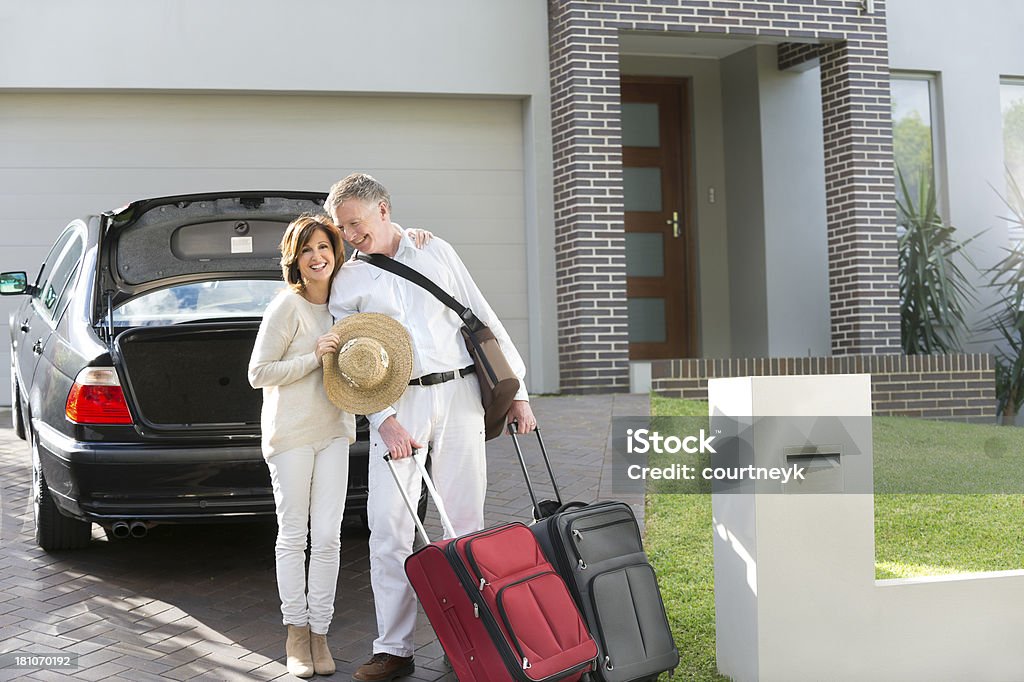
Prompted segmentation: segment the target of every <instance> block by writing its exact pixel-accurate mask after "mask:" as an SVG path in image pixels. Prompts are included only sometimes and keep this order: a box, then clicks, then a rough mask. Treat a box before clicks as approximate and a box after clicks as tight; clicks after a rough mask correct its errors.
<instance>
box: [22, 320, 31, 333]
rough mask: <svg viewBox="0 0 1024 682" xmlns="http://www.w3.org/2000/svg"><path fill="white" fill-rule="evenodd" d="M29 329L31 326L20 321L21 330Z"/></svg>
mask: <svg viewBox="0 0 1024 682" xmlns="http://www.w3.org/2000/svg"><path fill="white" fill-rule="evenodd" d="M29 329H31V327H29V326H28V322H22V323H21V331H23V332H27V331H28V330H29Z"/></svg>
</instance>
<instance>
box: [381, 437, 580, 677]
mask: <svg viewBox="0 0 1024 682" xmlns="http://www.w3.org/2000/svg"><path fill="white" fill-rule="evenodd" d="M386 459H388V465H389V466H390V467H392V469H391V471H392V474H393V475H394V473H395V471H394V466H395V463H394V462H392V461H391V460H390V459H389V458H386ZM409 459H412V460H413V461H414V462H415V466H418V467H419V468H420V473H421V475H422V476H423V480H424V481H425V482H426V484H427V489H428V490H429V491H430V494H431V496H432V497H433V499H434V504H435V505H436V506H437V510H438V513H439V514H440V516H441V521H442V523H443V524H444V526H445V530H446V531H447V533H448V535H454V534H455V533H454V531H453V529H452V527H451V523H450V522H449V521H448V517H447V514H445V512H444V506H443V504H442V503H441V502H440V500H439V498H438V495H437V491H436V490H435V489H434V485H433V482H432V481H431V480H430V477H429V475H428V474H427V472H426V470H425V468H424V467H423V464H422V463H421V462H420V461H419V459H417V458H415V457H412V458H409ZM400 466H412V465H411V464H406V463H400ZM396 481H397V476H396ZM399 490H400V491H402V496H403V497H404V498H405V503H406V506H407V507H408V509H409V511H410V513H411V514H412V515H413V518H415V519H416V526H417V530H418V531H419V533H420V535H421V536H422V537H423V539H424V540H425V541H427V542H428V543H429V540H427V536H426V531H425V530H424V528H423V525H422V524H421V523H420V522H419V518H418V517H417V516H416V514H415V511H414V509H413V507H412V503H411V501H410V500H409V499H408V497H407V496H406V495H405V490H404V489H403V488H402V487H401V486H399ZM405 572H406V575H407V576H408V577H409V582H410V583H411V584H412V587H413V589H414V590H415V591H416V595H417V596H418V597H419V599H420V603H421V604H422V605H423V610H424V611H425V612H426V614H427V618H428V619H429V620H430V624H431V625H432V626H433V627H434V632H436V633H437V637H438V639H439V640H440V642H441V646H442V647H443V648H444V651H445V653H446V654H447V655H448V660H449V661H450V662H451V665H452V669H453V670H454V671H455V675H456V676H457V677H458V678H459V680H460V682H471V681H473V680H479V681H480V682H507V681H509V680H516V681H517V682H555V681H556V680H558V681H565V682H576V681H577V680H579V679H580V678H581V677H582V676H583V674H584V673H586V672H588V671H589V670H590V669H591V666H592V664H593V663H594V660H595V658H596V657H597V644H595V642H594V640H593V638H592V637H591V636H590V633H589V632H588V631H587V626H586V625H585V624H584V622H583V618H582V617H581V616H580V613H579V610H578V609H577V608H576V604H575V603H574V602H573V600H572V596H571V595H570V594H569V589H568V587H566V584H565V581H564V580H562V578H561V577H560V576H559V575H558V574H557V573H556V572H555V570H554V568H553V567H552V566H551V564H550V563H549V562H548V560H547V558H546V557H545V556H544V553H543V552H542V551H541V549H540V546H539V545H538V544H537V540H536V538H535V537H534V535H533V533H532V532H531V531H530V529H529V528H527V527H526V526H525V525H523V524H521V523H510V524H505V525H502V526H497V527H495V528H488V529H486V530H482V531H479V532H477V533H471V534H469V535H464V536H462V537H459V538H455V539H449V540H442V541H440V542H434V543H429V544H427V545H426V546H425V547H423V548H422V549H420V550H418V551H416V552H414V553H413V554H412V555H410V556H409V558H408V559H407V560H406V562H405Z"/></svg>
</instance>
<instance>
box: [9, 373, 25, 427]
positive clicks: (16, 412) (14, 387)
mask: <svg viewBox="0 0 1024 682" xmlns="http://www.w3.org/2000/svg"><path fill="white" fill-rule="evenodd" d="M11 426H12V427H13V428H14V435H16V436H17V437H18V438H20V439H22V440H25V419H24V418H23V417H22V413H21V390H19V389H18V377H17V376H15V374H14V364H13V363H12V364H11Z"/></svg>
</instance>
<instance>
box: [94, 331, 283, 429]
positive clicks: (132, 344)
mask: <svg viewBox="0 0 1024 682" xmlns="http://www.w3.org/2000/svg"><path fill="white" fill-rule="evenodd" d="M258 330H259V320H246V321H219V322H201V323H191V324H179V325H170V326H155V327H138V328H134V329H128V330H126V331H123V332H121V333H120V334H118V335H117V336H116V337H115V339H114V357H115V362H116V363H117V365H118V367H119V369H120V374H121V379H122V384H123V388H124V393H125V399H126V400H127V401H128V406H129V409H130V410H131V412H132V415H133V417H134V419H135V423H136V426H137V427H138V428H139V429H140V430H141V431H143V432H144V433H145V432H150V433H153V432H163V433H165V434H167V435H172V434H173V435H179V436H186V435H189V434H190V433H203V434H204V435H207V436H208V435H209V434H210V433H211V432H216V433H217V434H223V435H256V434H259V431H260V408H261V406H262V404H263V395H262V392H261V391H259V390H256V389H253V388H252V387H251V386H250V385H249V380H248V378H247V368H248V364H249V357H250V356H251V355H252V348H253V344H254V343H255V341H256V332H257V331H258Z"/></svg>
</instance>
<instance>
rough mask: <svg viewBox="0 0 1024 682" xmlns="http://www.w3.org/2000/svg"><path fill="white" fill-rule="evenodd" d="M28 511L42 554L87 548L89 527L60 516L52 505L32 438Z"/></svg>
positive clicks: (34, 441)
mask: <svg viewBox="0 0 1024 682" xmlns="http://www.w3.org/2000/svg"><path fill="white" fill-rule="evenodd" d="M34 435H35V434H33V436H34ZM32 510H33V514H34V516H35V526H36V544H37V545H39V546H40V547H41V548H42V549H43V550H44V551H47V552H50V551H54V550H61V549H82V548H83V547H87V546H88V545H89V541H90V540H91V539H92V524H91V523H89V522H88V521H79V520H78V519H72V518H69V517H67V516H64V515H63V514H61V513H60V510H59V509H57V503H56V502H54V501H53V496H52V495H51V494H50V489H49V488H48V487H47V485H46V479H45V478H44V477H43V467H42V465H41V464H40V462H39V446H38V445H37V444H36V439H35V437H33V438H32Z"/></svg>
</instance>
